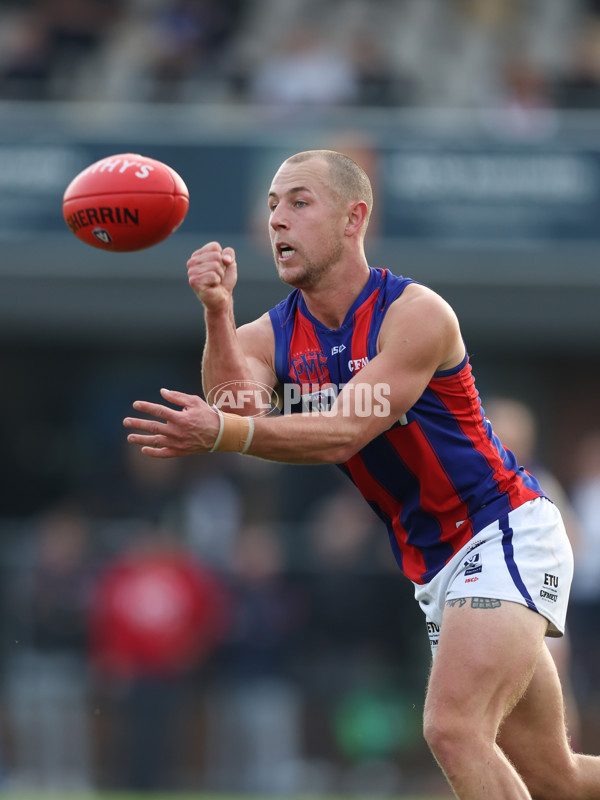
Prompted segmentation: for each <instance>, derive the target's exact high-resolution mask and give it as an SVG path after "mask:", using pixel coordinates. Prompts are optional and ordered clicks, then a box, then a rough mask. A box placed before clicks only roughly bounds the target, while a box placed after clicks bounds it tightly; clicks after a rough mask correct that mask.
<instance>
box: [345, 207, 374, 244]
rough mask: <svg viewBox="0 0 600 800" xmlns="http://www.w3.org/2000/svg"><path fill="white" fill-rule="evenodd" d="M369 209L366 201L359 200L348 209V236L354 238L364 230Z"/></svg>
mask: <svg viewBox="0 0 600 800" xmlns="http://www.w3.org/2000/svg"><path fill="white" fill-rule="evenodd" d="M368 213H369V208H368V206H367V204H366V203H365V201H364V200H357V201H356V202H354V203H351V204H350V205H349V207H348V222H347V223H346V230H345V231H344V232H345V234H346V236H354V234H356V233H358V232H359V231H360V230H362V227H363V225H364V223H365V220H366V218H367V215H368Z"/></svg>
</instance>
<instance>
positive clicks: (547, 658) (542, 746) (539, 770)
mask: <svg viewBox="0 0 600 800" xmlns="http://www.w3.org/2000/svg"><path fill="white" fill-rule="evenodd" d="M498 744H499V745H500V747H501V748H502V750H503V751H504V752H505V753H506V755H507V756H508V758H509V759H510V760H511V761H512V763H513V764H514V765H515V767H516V769H517V771H518V772H519V773H520V774H521V775H522V777H523V779H524V780H525V782H526V783H528V785H530V784H531V782H532V781H533V780H534V779H535V781H536V783H539V780H540V778H541V777H543V776H548V777H549V778H550V777H551V776H552V775H553V774H560V775H566V774H568V770H569V769H570V767H571V766H572V753H571V748H570V747H569V742H568V738H567V731H566V727H565V716H564V702H563V696H562V690H561V685H560V680H559V677H558V673H557V670H556V666H555V664H554V661H553V659H552V656H551V655H550V652H549V650H548V648H547V647H546V646H545V645H544V647H543V648H542V652H541V653H540V657H539V659H538V662H537V665H536V669H535V672H534V674H533V677H532V679H531V681H530V683H529V686H528V688H527V691H526V692H525V694H524V695H523V697H522V698H521V700H520V701H519V702H518V703H517V705H516V706H515V707H514V709H513V710H512V711H511V713H510V714H509V715H508V717H507V718H506V720H505V721H504V723H503V725H502V727H501V729H500V734H499V736H498Z"/></svg>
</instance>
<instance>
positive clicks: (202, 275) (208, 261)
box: [187, 242, 237, 311]
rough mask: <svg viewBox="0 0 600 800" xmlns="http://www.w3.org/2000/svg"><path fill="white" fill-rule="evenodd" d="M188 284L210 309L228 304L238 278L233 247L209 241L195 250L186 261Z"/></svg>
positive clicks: (218, 308)
mask: <svg viewBox="0 0 600 800" xmlns="http://www.w3.org/2000/svg"><path fill="white" fill-rule="evenodd" d="M187 270H188V280H189V284H190V286H191V287H192V289H193V290H194V292H195V293H196V295H197V296H198V298H199V299H200V300H201V301H202V303H203V304H204V307H205V308H206V309H207V310H208V311H218V310H220V309H222V308H223V307H226V306H227V305H228V304H229V302H230V300H231V295H232V292H233V287H234V286H235V283H236V281H237V264H236V262H235V251H234V249H233V247H225V248H223V247H221V245H220V244H219V242H209V243H208V244H205V245H204V247H201V248H200V250H196V251H195V252H194V253H192V255H191V257H190V259H189V260H188V262H187Z"/></svg>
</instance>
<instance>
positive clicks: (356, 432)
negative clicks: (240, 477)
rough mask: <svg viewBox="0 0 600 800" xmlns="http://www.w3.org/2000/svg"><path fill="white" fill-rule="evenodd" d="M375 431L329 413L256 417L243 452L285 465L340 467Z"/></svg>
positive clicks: (354, 421)
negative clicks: (246, 447) (248, 444)
mask: <svg viewBox="0 0 600 800" xmlns="http://www.w3.org/2000/svg"><path fill="white" fill-rule="evenodd" d="M377 432H378V431H377ZM377 432H371V431H370V430H369V429H368V427H365V425H361V424H359V423H357V421H356V420H353V419H348V418H344V417H342V416H341V415H335V416H333V415H332V414H331V413H319V412H314V413H310V414H290V415H286V416H281V417H257V418H255V420H254V434H253V437H252V443H251V445H250V447H249V449H248V451H247V452H248V454H249V455H253V456H258V457H259V458H264V459H267V460H269V461H280V462H283V463H288V464H341V463H343V462H344V461H347V460H348V459H349V458H350V457H351V456H352V455H354V454H355V453H357V452H358V451H359V450H360V449H361V447H363V446H364V445H365V444H366V443H367V442H368V441H369V440H370V438H372V437H373V436H374V435H376V433H377Z"/></svg>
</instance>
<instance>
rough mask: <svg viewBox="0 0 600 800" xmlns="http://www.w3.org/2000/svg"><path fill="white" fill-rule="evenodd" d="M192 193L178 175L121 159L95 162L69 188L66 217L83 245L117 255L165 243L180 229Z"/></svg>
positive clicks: (139, 159) (147, 161) (152, 163)
mask: <svg viewBox="0 0 600 800" xmlns="http://www.w3.org/2000/svg"><path fill="white" fill-rule="evenodd" d="M189 201H190V200H189V192H188V190H187V186H186V185H185V183H184V182H183V180H182V178H181V177H180V176H179V175H178V174H177V173H176V172H175V170H174V169H171V167H169V166H167V164H163V162H162V161H156V160H155V159H153V158H148V157H147V156H141V155H138V154H136V153H121V154H119V155H114V156H107V157H106V158H103V159H101V160H100V161H96V162H95V163H94V164H91V165H90V166H89V167H87V168H86V169H84V170H83V171H82V172H80V173H79V175H77V176H76V177H75V178H73V180H72V181H71V183H70V184H69V185H68V186H67V188H66V191H65V194H64V197H63V216H64V218H65V222H66V223H67V225H68V226H69V228H70V229H71V231H72V232H73V233H74V234H75V236H77V238H78V239H81V241H82V242H85V243H86V244H89V245H91V246H92V247H98V248H100V249H101V250H112V251H113V252H115V253H123V252H131V251H133V250H143V249H144V248H146V247H152V245H155V244H158V242H162V241H163V240H164V239H166V238H167V237H168V236H170V235H171V234H172V233H173V232H174V231H176V230H177V228H178V227H179V226H180V225H181V223H182V222H183V220H184V219H185V215H186V214H187V211H188V207H189Z"/></svg>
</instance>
